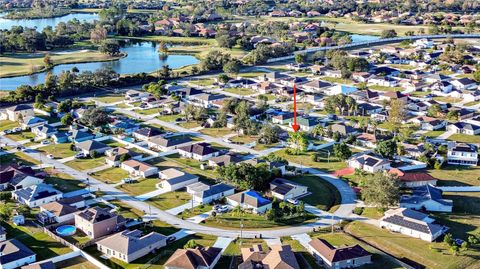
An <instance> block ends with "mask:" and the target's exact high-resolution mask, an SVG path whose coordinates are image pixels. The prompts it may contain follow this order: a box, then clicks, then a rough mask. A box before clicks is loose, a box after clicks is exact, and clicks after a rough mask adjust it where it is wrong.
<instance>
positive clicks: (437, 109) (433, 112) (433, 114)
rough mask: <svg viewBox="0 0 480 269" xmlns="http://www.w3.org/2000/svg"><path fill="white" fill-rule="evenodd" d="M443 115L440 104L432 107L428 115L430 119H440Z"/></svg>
mask: <svg viewBox="0 0 480 269" xmlns="http://www.w3.org/2000/svg"><path fill="white" fill-rule="evenodd" d="M441 113H442V108H441V107H440V105H439V104H434V105H431V106H430V107H429V108H428V110H427V115H428V116H430V117H438V116H439V115H440V114H441Z"/></svg>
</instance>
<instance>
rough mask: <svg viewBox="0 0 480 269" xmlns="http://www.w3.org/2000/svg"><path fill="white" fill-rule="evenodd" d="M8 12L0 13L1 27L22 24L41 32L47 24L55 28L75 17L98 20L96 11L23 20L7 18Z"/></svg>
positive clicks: (81, 19) (80, 19) (7, 27)
mask: <svg viewBox="0 0 480 269" xmlns="http://www.w3.org/2000/svg"><path fill="white" fill-rule="evenodd" d="M5 15H6V13H5V12H2V13H0V28H1V29H10V28H12V26H22V27H28V28H37V31H39V32H41V31H42V30H43V28H45V27H47V26H51V27H52V28H55V26H57V24H58V23H60V22H67V21H70V20H73V19H77V20H79V21H88V22H92V21H94V20H98V14H96V13H71V14H68V15H65V16H62V17H55V18H44V19H23V20H10V19H5V18H3V16H5Z"/></svg>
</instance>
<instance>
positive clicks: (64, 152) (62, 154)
mask: <svg viewBox="0 0 480 269" xmlns="http://www.w3.org/2000/svg"><path fill="white" fill-rule="evenodd" d="M70 145H71V144H70V143H60V144H50V145H48V146H45V147H41V148H39V149H38V150H39V151H41V152H43V153H44V154H45V155H48V154H52V155H53V157H54V158H55V159H63V158H67V157H71V156H74V155H75V154H76V152H75V151H72V150H70Z"/></svg>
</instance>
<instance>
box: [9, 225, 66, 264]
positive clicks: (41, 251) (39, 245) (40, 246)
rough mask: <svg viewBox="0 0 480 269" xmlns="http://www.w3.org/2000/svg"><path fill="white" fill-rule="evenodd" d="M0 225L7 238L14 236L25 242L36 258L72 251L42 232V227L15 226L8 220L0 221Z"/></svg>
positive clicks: (51, 256)
mask: <svg viewBox="0 0 480 269" xmlns="http://www.w3.org/2000/svg"><path fill="white" fill-rule="evenodd" d="M27 224H28V223H27ZM2 226H3V227H4V228H5V230H6V232H7V238H8V239H12V238H15V239H17V240H19V241H20V242H22V243H23V244H25V245H26V246H27V247H28V248H30V249H31V250H32V251H33V252H35V253H36V254H37V260H44V259H50V258H53V257H56V256H59V255H63V254H66V253H69V252H71V251H72V250H71V249H70V248H68V247H66V246H64V245H62V244H60V243H59V242H57V241H55V240H54V239H53V238H51V237H50V236H48V235H47V234H46V233H44V232H43V229H42V228H37V227H33V226H27V225H25V226H15V225H14V224H12V223H10V222H8V223H6V222H2Z"/></svg>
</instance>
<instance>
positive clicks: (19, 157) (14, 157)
mask: <svg viewBox="0 0 480 269" xmlns="http://www.w3.org/2000/svg"><path fill="white" fill-rule="evenodd" d="M10 163H21V164H24V165H37V164H40V161H38V160H36V159H34V158H32V157H30V156H28V155H27V154H25V153H23V152H21V151H17V152H15V153H8V154H3V155H0V164H2V165H7V164H10Z"/></svg>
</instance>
